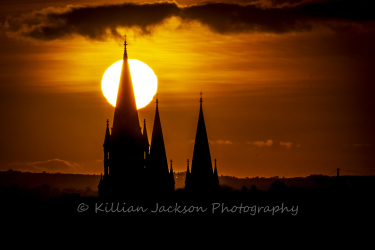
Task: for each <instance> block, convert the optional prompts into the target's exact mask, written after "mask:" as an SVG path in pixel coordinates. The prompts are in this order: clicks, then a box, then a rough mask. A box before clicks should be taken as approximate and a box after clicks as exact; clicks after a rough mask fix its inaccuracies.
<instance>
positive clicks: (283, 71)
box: [0, 0, 375, 177]
mask: <svg viewBox="0 0 375 250" xmlns="http://www.w3.org/2000/svg"><path fill="white" fill-rule="evenodd" d="M228 2H230V1H228ZM232 2H233V1H232ZM255 2H257V3H258V4H261V6H262V7H259V8H256V9H255V10H253V9H251V8H250V10H248V9H246V10H242V7H238V6H237V5H235V7H234V10H233V11H234V12H238V13H239V14H238V15H235V16H230V19H228V20H230V25H228V21H227V22H221V20H220V18H218V19H216V17H215V16H214V15H213V16H211V14H210V13H214V12H204V11H206V10H205V8H211V7H212V6H209V5H201V6H199V5H198V8H201V9H199V11H198V10H197V9H195V8H194V6H192V4H196V3H197V2H193V1H190V2H189V1H186V2H179V1H178V3H179V4H185V7H186V8H185V9H183V7H181V6H180V7H179V8H180V9H183V10H184V11H185V12H183V13H182V14H181V13H178V14H176V13H175V10H174V8H175V7H173V6H172V7H173V8H172V9H173V11H172V12H173V15H172V16H167V17H165V18H164V16H162V17H159V16H157V15H156V14H155V16H154V12H150V13H151V14H150V15H147V16H146V14H147V13H148V12H146V13H145V12H142V11H143V10H142V11H140V14H139V15H145V16H140V17H139V16H136V17H131V16H130V17H127V16H126V15H125V17H123V18H124V19H126V18H128V19H129V20H130V19H131V18H133V19H134V20H133V19H132V20H131V21H133V22H134V23H133V24H132V25H130V26H126V25H128V24H126V23H125V24H121V25H118V24H117V19H116V20H112V19H108V20H107V19H106V18H108V17H107V16H106V15H105V14H103V15H102V13H105V12H104V11H103V9H102V8H101V6H102V2H101V1H97V3H96V5H97V6H99V8H97V9H95V11H97V13H96V14H95V15H96V16H95V20H93V19H92V17H91V16H90V15H89V14H87V17H86V16H85V15H86V14H81V15H80V16H79V17H76V16H74V17H72V16H69V17H68V19H66V20H67V21H66V24H64V25H65V26H62V27H59V29H56V30H53V29H48V30H47V29H46V30H43V29H42V28H41V27H48V25H49V23H52V24H53V25H55V24H54V23H53V20H52V19H51V20H50V19H48V18H49V17H48V15H47V14H46V13H50V14H51V13H53V14H54V15H56V16H57V17H60V16H59V15H60V14H61V13H63V14H64V13H67V10H68V9H69V8H71V7H65V6H67V5H69V4H72V2H69V1H60V2H57V3H55V2H52V1H51V2H50V3H49V2H47V1H40V2H38V1H35V2H33V3H30V4H24V1H22V0H19V1H13V2H11V3H2V4H1V5H0V9H1V11H0V23H1V26H0V31H1V32H0V55H1V59H0V82H1V85H0V88H1V89H0V90H1V92H0V95H1V98H0V100H1V108H0V115H1V117H2V125H1V130H0V131H1V132H0V133H1V135H0V136H1V138H2V139H1V143H0V150H1V157H0V170H7V169H9V168H12V169H14V170H22V171H31V172H41V171H47V172H73V173H95V174H100V173H101V172H102V171H103V167H102V163H103V159H102V155H103V154H102V143H103V140H104V132H105V124H106V123H105V121H106V119H110V121H112V119H113V111H114V108H113V107H112V106H111V105H110V104H109V103H107V102H106V99H105V98H104V96H103V95H102V94H101V89H100V81H101V77H102V75H103V73H104V71H105V70H106V68H108V67H109V66H110V65H111V64H112V63H114V62H116V61H118V60H120V59H121V58H122V53H123V47H122V43H123V41H122V38H121V37H117V36H116V35H113V34H112V35H111V34H110V31H109V28H111V27H110V25H112V24H113V25H114V27H115V28H116V31H117V33H118V34H124V33H125V32H126V33H127V35H128V43H129V46H128V54H129V57H130V58H134V59H138V60H140V61H143V62H145V63H146V64H148V65H149V66H150V67H151V68H152V69H153V70H154V72H155V74H156V75H157V77H158V80H159V86H158V93H159V101H160V104H159V110H160V116H161V122H162V127H163V133H164V139H165V145H166V151H167V158H168V160H169V159H173V164H174V165H173V169H174V171H176V172H180V171H185V170H186V159H188V158H189V159H191V157H192V154H193V152H192V151H193V140H194V136H195V130H196V126H197V120H198V111H199V92H200V91H202V92H203V93H204V94H203V101H204V102H203V107H204V115H205V121H206V127H207V132H208V137H209V140H210V148H211V156H212V158H213V159H214V158H216V159H217V163H218V171H219V175H221V174H222V175H232V176H238V177H245V176H248V177H253V176H265V177H267V176H285V177H289V176H307V175H310V174H330V173H332V172H333V171H334V170H335V169H336V168H342V169H344V170H350V171H354V172H356V173H365V174H375V169H374V163H375V161H374V157H373V154H374V153H375V152H374V149H375V140H374V139H375V138H374V133H373V127H374V125H375V124H374V120H373V117H374V109H373V107H374V106H375V105H374V93H375V92H374V87H373V63H374V62H373V58H374V56H375V51H374V48H373V43H374V42H375V36H374V19H375V18H373V16H369V14H368V13H367V12H366V11H364V10H363V13H361V14H362V15H360V17H361V18H360V17H359V16H356V15H357V14H356V15H354V14H353V15H350V13H346V12H345V11H343V12H342V13H341V12H340V13H332V17H330V18H328V19H324V18H326V17H324V18H322V14H321V13H314V11H313V10H314V9H313V8H312V11H310V12H309V11H307V10H306V9H303V8H302V7H301V8H300V7H299V6H300V4H301V3H302V2H304V3H305V4H307V5H306V6H307V7H309V3H311V2H312V1H302V0H301V1H248V3H249V4H250V3H255ZM319 2H322V3H325V2H327V1H319ZM341 2H342V3H343V4H344V5H343V6H344V7H345V8H347V7H348V6H347V5H348V4H351V3H352V4H353V5H355V4H354V3H355V1H354V2H353V1H338V2H337V3H340V4H341ZM81 3H82V6H83V5H85V6H86V7H82V6H81V5H79V4H78V3H77V2H76V1H75V2H74V4H75V5H76V6H77V7H75V8H78V9H79V10H80V11H81V10H86V9H88V7H87V5H89V4H90V5H89V6H91V5H92V3H91V1H90V2H88V1H82V2H81ZM112 3H113V4H118V3H121V2H120V1H113V2H112ZM364 3H367V2H366V1H364ZM267 4H268V5H267ZM286 5H287V6H289V8H292V9H293V8H295V9H297V10H296V11H295V12H292V15H291V16H293V17H294V16H295V19H296V20H297V21H295V20H294V19H289V17H284V16H282V15H283V13H282V12H281V11H284V10H285V8H286V7H285V6H286ZM78 6H80V7H78ZM114 6H115V7H114V8H117V5H114ZM137 6H139V5H137ZM153 6H154V5H152V7H153ZM189 6H190V7H189ZM229 6H230V7H233V6H234V5H229ZM240 6H242V5H240ZM265 6H269V7H267V8H266V7H265ZM272 6H273V7H272ZM283 6H284V7H283ZM293 6H294V7H293ZM295 6H297V7H295ZM3 7H4V8H3ZM52 7H60V8H61V9H55V8H52ZM143 7H144V6H141V7H140V8H143ZM219 7H220V6H219ZM219 7H218V6H216V9H214V10H212V11H219V10H220V8H219ZM271 7H272V8H273V9H272V10H275V9H276V11H280V13H279V12H277V13H278V14H277V15H276V17H277V16H278V15H280V16H281V19H280V20H285V24H283V25H280V22H281V21H280V20H278V19H277V20H273V19H274V18H276V17H275V16H272V17H271V16H268V15H270V13H269V12H267V11H268V10H269V8H271ZM307 7H306V8H307ZM323 7H326V5H324V6H323ZM46 8H47V9H46ZM158 8H159V9H158V11H157V14H159V13H164V12H163V10H164V8H165V6H161V7H160V6H159V7H158ZM168 8H169V7H168ZM237 8H238V9H237ZM327 8H328V7H327ZM352 8H353V9H354V10H355V9H356V8H358V9H359V10H362V9H361V8H362V7H361V6H353V7H352ZM218 9H219V10H218ZM301 9H302V10H301ZM363 9H365V8H363ZM36 10H41V11H40V12H39V13H42V15H41V16H42V17H43V18H41V17H40V16H39V17H38V18H36V17H37V15H35V13H33V12H32V11H36ZM209 10H210V9H209ZM125 11H126V10H125ZM137 11H138V10H137ZM189 11H191V12H189ZM220 11H224V10H220ZM242 11H245V12H244V13H245V14H246V13H247V12H246V11H255V12H254V13H258V12H259V13H262V15H261V16H259V17H257V18H255V19H254V20H248V19H247V18H248V17H247V16H241V15H242V14H243V13H242ZM263 11H266V12H264V13H263ZM288 11H289V10H288ZM111 13H112V12H111ZM166 13H169V12H166ZM202 13H203V14H202ZM220 13H221V12H220ZM252 13H253V12H252ZM272 13H273V12H272ZM272 13H271V14H272ZM136 14H138V12H136ZM136 14H134V15H136ZM160 15H161V14H160ZM168 15H169V14H168ZM236 16H237V17H239V20H236ZM289 16H290V15H289ZM121 18H122V17H121ZM121 18H120V19H121ZM225 18H226V13H222V18H221V19H225ZM237 21H238V23H237ZM69 22H72V23H73V24H72V26H69V27H68V24H69ZM74 22H75V23H74ZM96 22H97V23H99V24H101V23H102V24H103V25H104V24H105V25H108V27H107V26H105V28H106V32H107V33H106V35H102V34H101V33H100V32H101V31H100V30H90V29H91V28H92V27H91V26H90V24H92V23H96ZM129 22H130V21H129ZM145 23H146V24H145ZM20 24H22V25H20ZM297 24H298V25H297ZM85 25H87V29H86V28H85V29H84V30H83V31H82V30H80V29H79V28H80V27H86V26H85ZM124 25H125V26H124ZM51 27H52V28H53V26H51ZM72 27H73V28H72ZM65 28H66V30H65ZM142 28H143V31H142ZM31 30H34V33H32V32H30V31H31ZM41 30H42V31H43V32H42V31H41ZM62 31H64V32H66V33H62ZM88 31H90V32H91V33H88ZM35 32H36V33H35ZM54 32H55V33H54ZM112 33H113V32H112ZM35 34H37V35H35ZM62 34H63V35H62ZM87 34H89V36H88V35H87ZM98 34H101V35H98ZM154 112H155V105H154V102H152V103H151V104H150V105H149V106H147V107H146V108H144V109H141V110H140V111H139V114H140V115H139V116H140V119H141V120H143V119H144V118H145V119H146V120H147V129H148V131H149V135H151V131H152V124H153V117H154ZM354 172H346V174H354ZM342 173H343V174H345V172H342Z"/></svg>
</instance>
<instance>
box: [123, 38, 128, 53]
mask: <svg viewBox="0 0 375 250" xmlns="http://www.w3.org/2000/svg"><path fill="white" fill-rule="evenodd" d="M126 45H128V44H127V43H126V34H125V42H124V57H128V52H127V50H126Z"/></svg>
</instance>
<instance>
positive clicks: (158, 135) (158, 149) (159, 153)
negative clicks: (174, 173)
mask: <svg viewBox="0 0 375 250" xmlns="http://www.w3.org/2000/svg"><path fill="white" fill-rule="evenodd" d="M158 103H159V100H158V99H156V112H155V119H154V127H153V129H152V137H151V146H150V164H151V168H152V171H156V172H157V173H158V174H164V173H169V171H168V162H167V154H166V152H165V145H164V137H163V131H162V129H161V122H160V115H159V108H158Z"/></svg>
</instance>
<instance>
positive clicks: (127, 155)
mask: <svg viewBox="0 0 375 250" xmlns="http://www.w3.org/2000/svg"><path fill="white" fill-rule="evenodd" d="M126 46H127V43H126V38H125V41H124V58H123V63H122V69H121V76H120V81H119V87H118V92H117V100H116V107H115V114H114V118H113V129H112V134H111V148H112V149H113V150H112V152H111V163H113V164H112V173H113V174H115V173H116V174H117V173H119V175H123V174H124V173H125V172H127V173H131V172H134V171H138V170H137V169H142V168H143V160H144V155H143V149H144V147H143V144H142V142H143V141H142V132H141V128H140V124H139V119H138V111H137V106H136V101H135V95H134V88H133V82H132V77H131V73H130V68H129V62H128V53H127V49H126ZM121 173H122V174H121Z"/></svg>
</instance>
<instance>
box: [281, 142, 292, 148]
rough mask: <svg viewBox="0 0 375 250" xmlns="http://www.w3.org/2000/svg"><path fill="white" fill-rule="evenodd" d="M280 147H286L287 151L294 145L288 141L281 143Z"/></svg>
mask: <svg viewBox="0 0 375 250" xmlns="http://www.w3.org/2000/svg"><path fill="white" fill-rule="evenodd" d="M280 145H281V146H282V147H285V148H287V149H290V148H291V147H292V145H293V142H290V141H286V142H283V141H280Z"/></svg>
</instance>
